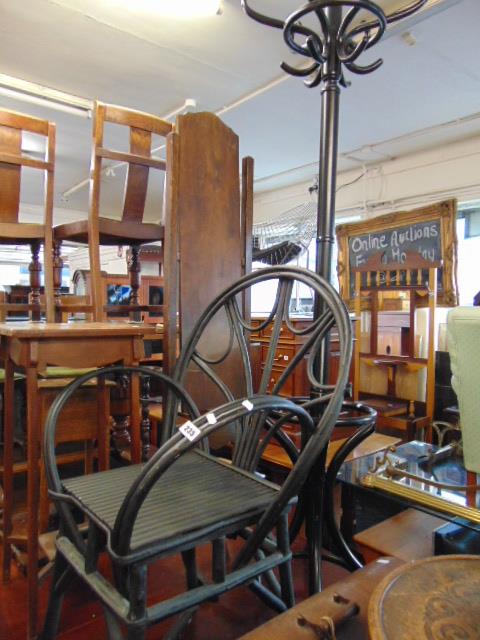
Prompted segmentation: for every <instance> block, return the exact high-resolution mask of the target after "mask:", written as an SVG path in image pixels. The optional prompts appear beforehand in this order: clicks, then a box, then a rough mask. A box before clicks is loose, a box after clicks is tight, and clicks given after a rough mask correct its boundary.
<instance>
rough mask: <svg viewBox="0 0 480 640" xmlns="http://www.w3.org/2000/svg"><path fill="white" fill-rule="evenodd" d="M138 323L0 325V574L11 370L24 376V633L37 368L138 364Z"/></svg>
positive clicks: (32, 571) (136, 446)
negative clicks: (0, 389) (0, 451)
mask: <svg viewBox="0 0 480 640" xmlns="http://www.w3.org/2000/svg"><path fill="white" fill-rule="evenodd" d="M142 334H143V329H142V328H141V327H135V326H130V325H126V324H102V323H88V322H86V323H78V324H60V323H58V324H53V323H52V324H38V323H29V322H25V323H23V322H22V323H16V324H0V338H1V347H0V358H2V360H3V361H4V363H5V390H4V400H5V408H4V461H3V489H4V493H5V497H4V505H3V579H4V580H8V579H9V576H10V561H11V547H10V543H11V538H10V534H11V529H12V508H13V381H14V369H15V367H20V368H21V369H22V370H23V372H24V373H25V376H26V398H27V407H26V409H27V455H28V457H27V520H28V524H27V580H28V628H27V635H28V638H34V637H35V635H36V625H37V609H38V603H37V563H38V533H39V526H38V524H39V523H38V511H39V485H40V477H39V456H40V442H39V436H40V424H39V416H40V407H39V381H38V373H39V372H41V371H44V370H45V369H46V367H47V364H48V365H57V366H63V367H70V366H72V365H73V366H75V367H81V368H83V367H100V366H103V365H107V364H112V363H116V362H123V363H124V364H129V365H136V364H138V362H139V360H140V359H141V357H142V355H143V352H142V351H143V349H142ZM139 396H140V393H139V383H138V378H137V377H133V378H132V384H131V388H130V403H131V405H130V406H131V407H135V406H137V407H139ZM130 426H131V438H132V458H133V460H134V461H135V462H140V459H141V447H140V409H139V408H138V410H137V411H135V410H133V411H132V412H131V425H130Z"/></svg>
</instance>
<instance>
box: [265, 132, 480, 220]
mask: <svg viewBox="0 0 480 640" xmlns="http://www.w3.org/2000/svg"><path fill="white" fill-rule="evenodd" d="M364 171H365V172H366V173H365V175H364V176H363V177H362V178H361V179H360V180H358V181H357V182H355V183H354V184H352V185H349V186H345V187H342V185H347V184H348V183H349V182H351V181H352V180H355V178H357V177H358V176H360V175H361V174H362V173H363V172H364ZM312 183H313V175H312V179H311V180H309V181H308V182H302V183H299V184H296V185H293V186H290V187H286V188H284V189H276V190H273V191H264V192H261V193H257V194H256V195H255V198H254V222H263V221H266V220H271V219H273V218H275V217H276V216H278V215H279V214H281V213H284V212H285V211H287V210H288V209H291V208H292V207H295V206H297V205H299V204H301V203H304V202H306V201H308V199H309V198H310V197H311V196H309V193H308V187H310V186H311V185H312ZM337 189H338V192H337V208H336V210H337V220H338V221H340V220H341V219H342V218H349V217H351V216H355V215H359V214H360V215H362V217H363V216H364V217H370V216H376V215H380V214H382V213H389V212H390V211H398V210H403V209H405V210H407V209H414V208H415V207H419V206H422V205H423V204H427V203H429V202H437V201H440V200H442V199H445V198H452V197H457V198H458V199H459V201H468V200H475V199H478V198H480V136H476V137H472V138H470V139H466V140H463V141H461V142H456V143H452V144H449V145H442V146H441V147H437V148H434V149H430V150H428V151H422V152H419V153H415V154H410V155H406V156H402V157H401V158H398V159H393V160H388V161H383V162H379V163H378V164H375V165H372V164H370V165H369V166H368V167H367V168H366V167H362V165H359V166H358V168H357V169H353V170H350V171H346V172H343V173H340V174H339V175H338V179H337Z"/></svg>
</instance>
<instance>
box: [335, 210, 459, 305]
mask: <svg viewBox="0 0 480 640" xmlns="http://www.w3.org/2000/svg"><path fill="white" fill-rule="evenodd" d="M456 212H457V207H456V201H455V200H448V201H446V202H441V203H439V204H435V205H429V206H428V207H423V208H422V209H416V210H414V211H406V212H401V213H392V214H389V215H384V216H379V217H377V218H373V219H370V220H362V221H361V222H357V223H353V224H345V225H339V226H337V229H336V232H337V240H338V266H337V270H338V279H339V283H340V293H341V295H342V297H343V298H344V299H345V300H348V301H349V302H350V303H351V302H352V298H353V291H354V284H355V278H354V275H353V270H354V269H355V268H358V267H362V265H364V264H365V263H366V262H367V261H368V260H369V259H370V258H372V257H373V256H375V255H378V254H380V255H381V256H382V262H383V263H385V264H388V263H397V264H398V263H401V264H403V263H405V261H406V260H407V256H408V254H409V253H410V254H411V253H419V254H420V255H421V256H422V257H423V258H424V259H425V260H428V261H429V262H438V261H442V262H443V267H442V268H441V269H440V270H439V282H438V284H439V287H438V301H439V304H443V305H446V306H455V305H456V304H457V283H456V268H457V240H456V232H455V223H456Z"/></svg>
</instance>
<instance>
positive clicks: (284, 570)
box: [277, 513, 295, 608]
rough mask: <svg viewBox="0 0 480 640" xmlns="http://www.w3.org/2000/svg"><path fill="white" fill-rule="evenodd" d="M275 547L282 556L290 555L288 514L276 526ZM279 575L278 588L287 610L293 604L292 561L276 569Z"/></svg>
mask: <svg viewBox="0 0 480 640" xmlns="http://www.w3.org/2000/svg"><path fill="white" fill-rule="evenodd" d="M277 545H278V547H279V549H280V551H281V552H282V553H283V554H284V555H286V556H287V555H290V553H291V551H290V536H289V531H288V514H287V513H284V514H283V515H282V516H281V518H280V520H279V522H278V526H277ZM278 572H279V574H280V586H281V589H282V600H283V601H284V602H285V604H286V606H287V607H288V608H290V607H293V606H294V604H295V591H294V587H293V574H292V560H291V558H289V559H288V560H287V561H286V562H284V563H283V564H281V565H280V566H279V568H278Z"/></svg>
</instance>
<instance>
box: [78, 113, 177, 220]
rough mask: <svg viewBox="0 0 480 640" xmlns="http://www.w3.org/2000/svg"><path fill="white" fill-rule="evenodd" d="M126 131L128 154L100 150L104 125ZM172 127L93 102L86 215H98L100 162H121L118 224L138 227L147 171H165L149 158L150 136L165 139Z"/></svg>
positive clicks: (150, 156)
mask: <svg viewBox="0 0 480 640" xmlns="http://www.w3.org/2000/svg"><path fill="white" fill-rule="evenodd" d="M106 123H112V124H117V125H122V126H125V127H128V129H129V139H130V150H129V152H128V153H126V152H121V151H115V150H114V149H107V148H105V147H104V145H103V142H104V134H105V124H106ZM172 130H173V125H172V124H170V123H169V122H166V121H165V120H162V119H161V118H158V117H156V116H153V115H150V114H147V113H142V112H140V111H133V110H131V109H125V108H123V107H117V106H114V105H110V104H104V103H102V102H96V103H95V108H94V121H93V147H92V166H91V169H92V180H93V189H92V194H91V203H90V215H91V217H93V218H95V217H98V216H99V215H100V211H99V209H100V179H101V172H102V163H103V160H113V161H116V162H120V163H123V162H125V163H126V164H127V165H128V168H127V177H126V183H125V192H124V200H123V209H122V218H121V220H122V222H133V223H139V224H141V223H142V221H143V214H144V210H145V202H146V197H147V187H148V177H149V173H150V169H159V170H161V171H166V168H167V165H166V162H165V160H160V159H158V158H155V157H154V156H153V155H152V136H153V135H158V136H162V137H166V136H167V135H168V134H169V133H170V132H171V131H172Z"/></svg>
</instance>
